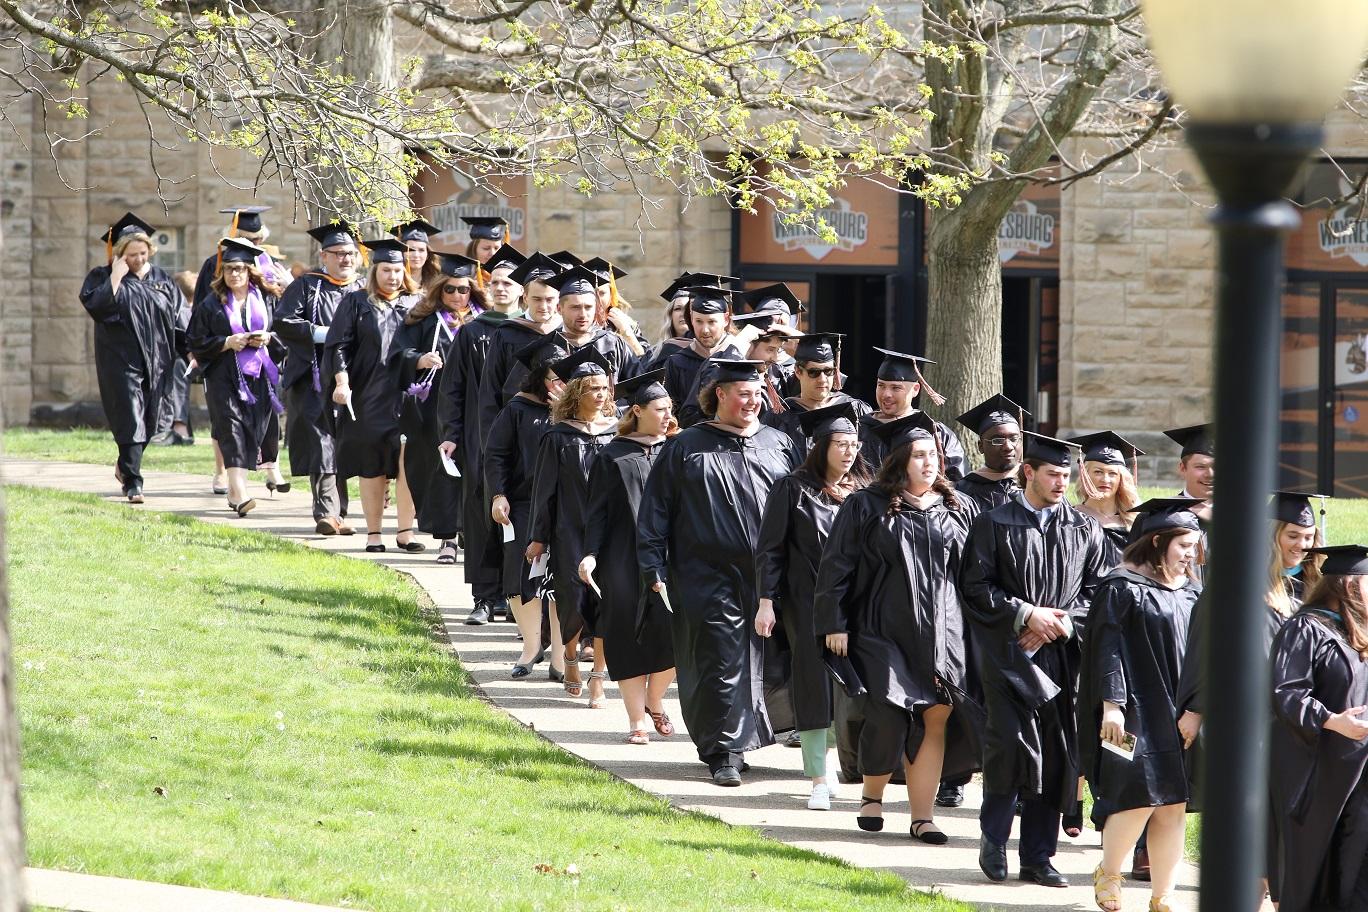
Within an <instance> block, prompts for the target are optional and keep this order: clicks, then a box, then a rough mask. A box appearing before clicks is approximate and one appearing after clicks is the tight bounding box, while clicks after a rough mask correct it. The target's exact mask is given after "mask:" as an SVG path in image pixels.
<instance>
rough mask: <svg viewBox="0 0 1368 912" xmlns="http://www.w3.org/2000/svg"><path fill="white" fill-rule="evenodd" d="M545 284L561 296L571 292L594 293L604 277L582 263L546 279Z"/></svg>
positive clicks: (602, 282)
mask: <svg viewBox="0 0 1368 912" xmlns="http://www.w3.org/2000/svg"><path fill="white" fill-rule="evenodd" d="M546 284H547V285H550V286H551V287H552V288H554V289H556V290H557V291H559V292H560V293H561V297H564V296H565V295H572V294H594V293H595V292H596V291H597V290H598V287H599V286H600V285H602V284H604V279H603V277H602V276H600V275H599V274H598V273H596V272H594V271H593V270H592V269H588V268H586V267H585V266H584V265H582V264H581V265H579V266H572V267H570V268H569V269H567V270H565V271H564V272H562V273H560V274H559V275H555V276H552V277H551V278H549V279H547V280H546Z"/></svg>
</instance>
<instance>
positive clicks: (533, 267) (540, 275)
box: [508, 253, 561, 285]
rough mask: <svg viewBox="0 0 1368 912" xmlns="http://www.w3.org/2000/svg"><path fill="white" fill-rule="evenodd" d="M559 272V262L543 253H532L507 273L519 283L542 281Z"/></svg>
mask: <svg viewBox="0 0 1368 912" xmlns="http://www.w3.org/2000/svg"><path fill="white" fill-rule="evenodd" d="M560 272H561V264H560V263H557V262H556V261H555V260H553V259H551V258H550V257H549V256H547V255H546V254H544V253H534V254H532V255H531V256H530V257H528V258H527V259H525V260H523V261H522V263H520V264H519V265H518V268H517V269H515V270H513V271H512V272H510V273H509V274H508V277H509V278H510V279H512V280H513V281H515V282H517V283H518V284H519V285H526V284H528V283H529V282H544V281H546V280H547V279H550V278H551V277H552V276H554V275H557V274H559V273H560Z"/></svg>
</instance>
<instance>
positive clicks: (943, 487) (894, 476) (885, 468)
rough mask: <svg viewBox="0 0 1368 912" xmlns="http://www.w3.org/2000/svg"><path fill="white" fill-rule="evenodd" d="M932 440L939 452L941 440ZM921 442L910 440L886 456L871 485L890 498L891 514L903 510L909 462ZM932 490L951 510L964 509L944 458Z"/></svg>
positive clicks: (883, 495)
mask: <svg viewBox="0 0 1368 912" xmlns="http://www.w3.org/2000/svg"><path fill="white" fill-rule="evenodd" d="M921 439H922V440H924V439H926V438H921ZM932 440H933V441H935V444H936V451H937V452H938V453H939V452H940V441H939V440H936V439H935V438H934V437H933V438H932ZM919 442H920V440H909V441H907V442H906V443H904V444H901V445H899V446H898V447H897V448H896V449H894V450H893V452H891V453H889V454H888V455H887V456H885V457H884V461H883V465H881V466H879V471H878V472H877V473H876V474H875V476H874V482H873V484H871V485H870V486H869V487H870V488H871V489H872V490H874V491H877V492H878V493H879V495H880V496H881V497H887V498H888V514H887V515H889V516H891V515H893V514H894V513H899V512H901V511H902V505H903V491H905V490H907V463H908V460H910V459H911V458H912V445H913V444H915V443H919ZM931 490H933V491H935V492H936V493H937V494H939V495H940V496H941V497H943V498H945V505H946V506H947V507H948V508H950V509H951V510H960V509H963V507H962V506H961V505H960V502H959V498H958V497H957V496H956V495H955V486H954V485H953V484H951V483H950V479H949V478H948V477H947V476H946V474H945V468H944V459H942V461H941V468H939V469H937V470H936V479H935V480H934V481H932V482H931Z"/></svg>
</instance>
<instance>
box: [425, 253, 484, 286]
mask: <svg viewBox="0 0 1368 912" xmlns="http://www.w3.org/2000/svg"><path fill="white" fill-rule="evenodd" d="M432 252H433V253H435V254H437V256H438V257H440V258H441V261H442V274H443V275H448V276H451V277H452V278H453V279H469V278H473V277H474V276H475V270H477V269H479V268H480V263H479V261H478V260H472V259H471V258H470V257H468V256H466V255H465V254H462V253H445V252H441V251H437V250H434V251H432Z"/></svg>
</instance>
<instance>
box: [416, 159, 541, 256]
mask: <svg viewBox="0 0 1368 912" xmlns="http://www.w3.org/2000/svg"><path fill="white" fill-rule="evenodd" d="M419 158H420V159H423V160H424V163H425V164H426V163H427V162H428V161H429V160H428V159H427V158H426V156H423V155H419ZM481 183H482V184H487V186H477V185H476V183H475V182H474V181H473V180H471V178H470V177H469V176H467V175H465V174H462V173H461V172H460V171H459V170H455V169H452V168H447V167H443V166H435V167H431V166H430V167H427V168H425V169H424V170H423V171H421V172H420V173H419V174H418V177H417V179H416V180H415V181H414V183H413V186H412V187H411V188H410V191H409V197H410V199H411V200H412V201H413V208H414V210H415V211H417V212H418V214H419V215H421V216H422V217H423V218H424V219H427V220H428V221H429V222H431V223H432V224H434V225H436V226H437V227H438V229H440V232H441V233H440V234H438V235H437V237H436V238H434V239H433V241H432V246H433V247H436V248H437V249H439V250H463V249H464V248H465V245H466V242H467V241H469V240H470V229H469V227H468V226H467V225H466V224H465V222H463V221H461V219H462V218H491V217H497V218H502V219H503V220H504V221H506V222H507V223H508V241H509V243H511V244H514V245H515V246H520V247H521V246H525V239H526V237H527V232H528V221H527V191H528V186H527V177H526V176H519V177H494V178H484V179H483V180H482V181H481Z"/></svg>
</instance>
